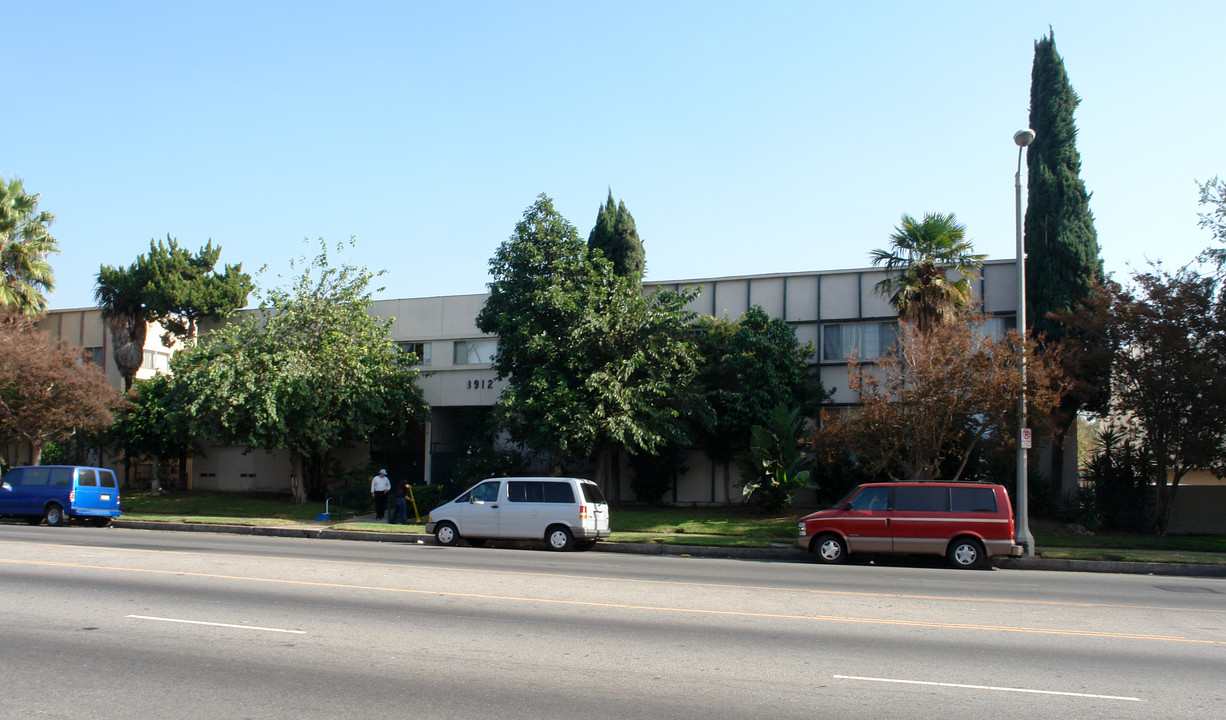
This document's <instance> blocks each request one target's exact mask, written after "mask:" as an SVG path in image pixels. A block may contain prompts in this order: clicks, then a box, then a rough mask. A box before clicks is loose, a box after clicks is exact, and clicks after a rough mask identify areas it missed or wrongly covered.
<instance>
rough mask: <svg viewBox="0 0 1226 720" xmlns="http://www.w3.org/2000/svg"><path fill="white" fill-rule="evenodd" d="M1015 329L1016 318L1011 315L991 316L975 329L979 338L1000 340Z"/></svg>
mask: <svg viewBox="0 0 1226 720" xmlns="http://www.w3.org/2000/svg"><path fill="white" fill-rule="evenodd" d="M1016 328H1017V318H1015V317H1013V316H1012V315H991V316H989V317H987V318H984V321H983V324H982V325H980V326H979V327H978V328H977V330H976V331H977V332H978V333H979V337H990V338H996V339H1000V338H1003V337H1004V336H1005V335H1007V334H1008V333H1009V331H1011V330H1015V329H1016Z"/></svg>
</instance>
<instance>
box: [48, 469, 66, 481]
mask: <svg viewBox="0 0 1226 720" xmlns="http://www.w3.org/2000/svg"><path fill="white" fill-rule="evenodd" d="M48 484H49V485H71V484H72V468H67V467H57V468H52V469H51V481H50V482H49V483H48Z"/></svg>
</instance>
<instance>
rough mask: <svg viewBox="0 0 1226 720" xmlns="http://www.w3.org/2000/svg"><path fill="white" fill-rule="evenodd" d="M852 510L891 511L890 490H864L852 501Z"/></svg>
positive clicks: (876, 488) (877, 488)
mask: <svg viewBox="0 0 1226 720" xmlns="http://www.w3.org/2000/svg"><path fill="white" fill-rule="evenodd" d="M851 509H852V510H888V509H890V489H889V488H883V487H871V488H864V489H863V490H861V491H860V492H859V493H857V494H856V496H855V497H854V498H852V499H851Z"/></svg>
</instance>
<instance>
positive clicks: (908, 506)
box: [894, 486, 949, 512]
mask: <svg viewBox="0 0 1226 720" xmlns="http://www.w3.org/2000/svg"><path fill="white" fill-rule="evenodd" d="M894 510H895V511H897V512H949V488H944V487H915V486H903V487H898V488H894Z"/></svg>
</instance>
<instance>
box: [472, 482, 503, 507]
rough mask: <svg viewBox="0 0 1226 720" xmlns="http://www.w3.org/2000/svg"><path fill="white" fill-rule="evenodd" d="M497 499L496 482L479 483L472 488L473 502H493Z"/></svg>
mask: <svg viewBox="0 0 1226 720" xmlns="http://www.w3.org/2000/svg"><path fill="white" fill-rule="evenodd" d="M497 500H498V483H496V482H487V483H481V484H480V485H478V486H477V487H475V488H473V501H474V502H495V501H497Z"/></svg>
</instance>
